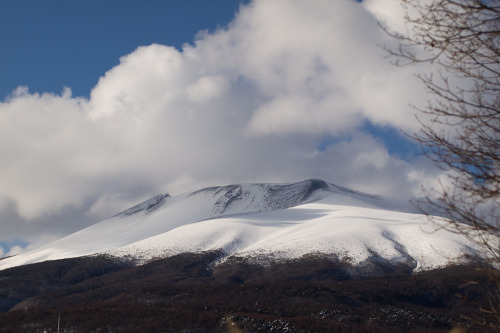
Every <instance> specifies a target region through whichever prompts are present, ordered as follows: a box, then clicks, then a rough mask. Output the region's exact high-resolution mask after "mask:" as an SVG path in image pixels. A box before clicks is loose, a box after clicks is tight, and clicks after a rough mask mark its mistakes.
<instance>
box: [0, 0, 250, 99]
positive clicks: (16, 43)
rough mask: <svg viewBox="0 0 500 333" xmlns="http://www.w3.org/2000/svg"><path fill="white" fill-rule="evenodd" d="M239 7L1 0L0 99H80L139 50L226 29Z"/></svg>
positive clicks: (233, 0) (174, 0) (197, 2)
mask: <svg viewBox="0 0 500 333" xmlns="http://www.w3.org/2000/svg"><path fill="white" fill-rule="evenodd" d="M240 2H243V1H240V0H217V1H206V0H187V1H186V0H169V1H162V0H148V1H146V2H141V1H137V0H106V1H99V0H86V1H74V0H70V1H66V0H48V1H37V0H31V1H26V0H6V1H1V2H0V40H1V42H2V47H1V48H0V59H1V62H0V96H1V98H2V99H3V98H4V97H5V96H6V95H7V94H9V93H10V92H11V91H12V90H13V89H15V88H16V87H17V86H20V85H27V86H29V88H30V90H32V91H37V92H58V93H59V92H60V91H61V90H62V89H63V87H64V86H67V87H71V89H72V90H73V94H74V95H76V96H87V97H88V95H89V93H90V89H91V88H92V87H93V86H94V85H95V84H96V83H97V80H98V79H99V77H100V76H101V75H103V74H104V73H105V72H106V71H107V70H108V69H110V68H111V67H113V66H115V65H117V64H118V59H119V58H120V57H121V56H123V55H125V54H128V53H130V52H132V51H133V50H135V49H136V48H137V47H138V46H140V45H149V44H152V43H160V44H165V45H171V46H175V47H177V48H181V47H182V45H183V44H184V43H191V42H192V41H193V39H194V36H195V35H196V33H197V32H198V31H200V30H204V29H208V30H211V31H212V30H215V29H217V28H218V27H224V26H226V25H227V24H228V23H229V22H230V21H231V20H232V19H233V17H234V14H235V12H236V11H237V10H238V8H239V4H240Z"/></svg>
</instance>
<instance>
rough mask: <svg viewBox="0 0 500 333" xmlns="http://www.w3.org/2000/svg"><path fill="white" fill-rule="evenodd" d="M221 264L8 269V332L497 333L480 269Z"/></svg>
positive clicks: (1, 326)
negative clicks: (375, 272) (359, 273)
mask: <svg viewBox="0 0 500 333" xmlns="http://www.w3.org/2000/svg"><path fill="white" fill-rule="evenodd" d="M217 258H218V253H205V254H189V253H187V254H182V255H177V256H174V257H171V258H166V259H161V260H157V261H154V262H151V263H149V264H146V265H143V266H138V267H132V266H130V265H127V264H126V263H122V262H117V261H114V260H113V259H111V258H105V257H94V258H78V259H67V260H62V261H54V262H47V263H41V264H36V265H29V266H24V267H19V268H15V269H10V270H5V271H0V290H2V294H1V295H2V296H1V300H2V302H6V303H9V302H10V304H13V303H15V302H16V300H17V301H18V304H17V305H16V306H14V307H13V308H12V309H11V310H10V311H6V312H5V310H7V305H4V310H3V311H4V312H3V313H0V332H37V331H38V332H42V331H43V330H44V329H45V330H47V331H48V332H55V331H56V330H57V318H58V316H59V314H60V316H61V328H62V329H63V330H64V331H65V332H69V331H73V332H237V331H236V330H231V329H233V328H238V329H239V330H241V331H243V332H270V331H273V332H366V331H373V332H408V331H412V332H448V331H449V330H450V329H452V328H454V327H467V328H469V330H468V331H469V332H488V331H489V332H495V331H496V330H495V329H494V328H491V327H490V328H488V327H487V326H488V324H493V323H494V321H493V318H489V317H488V316H487V315H486V314H484V313H482V312H481V311H479V309H478V303H481V302H484V301H485V300H486V292H487V290H486V287H487V278H486V276H484V275H483V274H482V273H481V271H477V270H474V269H473V268H472V267H464V266H458V267H450V268H446V269H441V270H435V271H430V272H424V273H419V274H414V275H408V274H406V273H404V272H400V271H394V272H393V274H392V275H389V276H386V277H377V278H374V277H371V278H368V277H365V278H360V277H358V278H352V277H351V275H349V267H347V265H345V264H343V263H339V262H332V261H329V260H326V259H325V258H321V257H308V258H304V259H302V260H295V261H292V262H288V263H281V264H274V265H271V266H269V267H263V266H257V265H252V264H249V263H244V262H231V263H225V264H222V265H218V266H214V265H213V262H214V260H216V259H217ZM92 260H93V261H92ZM17 279H19V281H20V283H19V284H15V283H13V282H12V281H15V280H17ZM471 281H475V282H477V283H476V284H471V283H469V282H471ZM458 294H460V295H462V296H459V295H458ZM5 295H7V297H5ZM14 296H16V297H17V298H16V297H14ZM476 322H480V323H482V324H485V323H486V324H487V326H486V327H485V326H482V325H478V324H477V323H476ZM497 328H498V326H497ZM61 331H62V330H61Z"/></svg>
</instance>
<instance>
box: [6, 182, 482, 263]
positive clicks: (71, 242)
mask: <svg viewBox="0 0 500 333" xmlns="http://www.w3.org/2000/svg"><path fill="white" fill-rule="evenodd" d="M393 207H395V205H394V204H392V203H391V202H389V201H387V200H385V199H383V198H380V197H378V196H374V195H369V194H366V193H362V192H357V191H353V190H350V189H347V188H344V187H341V186H337V185H333V184H331V183H327V182H325V181H322V180H317V179H313V180H307V181H303V182H299V183H291V184H236V185H227V186H217V187H209V188H205V189H201V190H198V191H195V192H191V193H185V194H181V195H178V196H170V195H168V194H162V195H159V196H156V197H154V198H152V199H150V200H147V201H145V202H143V203H140V204H138V205H136V206H134V207H132V208H130V209H127V210H125V211H123V212H121V213H119V214H117V215H115V216H114V217H112V218H110V219H107V220H104V221H102V222H99V223H96V224H94V225H92V226H90V227H88V228H85V229H82V230H80V231H78V232H76V233H74V234H71V235H69V236H67V237H64V238H61V239H59V240H57V241H55V242H52V243H50V244H46V245H44V246H42V247H40V248H38V249H36V250H33V251H30V252H26V253H23V254H20V255H18V256H15V257H11V258H6V259H3V260H1V261H0V269H6V268H9V267H14V266H20V265H25V264H29V263H35V262H41V261H46V260H55V259H62V258H72V257H79V256H87V255H93V254H107V255H111V256H115V257H119V258H129V259H134V260H137V261H138V262H139V263H144V262H147V261H150V260H152V259H154V258H161V257H168V256H172V255H175V254H179V253H185V252H196V253H197V252H205V251H219V253H220V257H219V262H222V261H227V260H244V261H251V262H254V263H262V264H266V263H268V262H270V261H276V260H278V261H280V260H292V259H297V258H300V257H303V256H307V255H320V256H325V257H328V258H331V259H332V260H342V261H343V262H346V263H348V264H349V265H352V267H355V268H356V269H359V270H364V271H370V269H372V268H373V267H374V266H376V265H384V264H389V265H402V266H405V267H407V268H408V269H410V270H412V271H418V270H426V269H431V268H435V267H440V266H445V265H447V264H449V263H452V262H456V261H459V260H462V258H463V256H464V255H467V254H471V253H472V252H473V250H472V246H471V245H470V244H469V243H468V241H467V240H466V239H465V238H463V237H461V236H460V235H456V234H453V233H450V232H447V231H446V230H443V229H438V228H437V227H436V226H435V225H434V224H432V223H431V222H429V220H428V218H427V217H425V216H423V215H420V214H412V213H407V212H400V211H396V210H394V209H393Z"/></svg>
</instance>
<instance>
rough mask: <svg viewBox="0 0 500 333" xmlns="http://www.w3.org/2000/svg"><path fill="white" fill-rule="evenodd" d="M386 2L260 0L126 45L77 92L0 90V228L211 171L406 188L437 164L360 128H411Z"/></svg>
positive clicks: (72, 223) (115, 205) (87, 210)
mask: <svg viewBox="0 0 500 333" xmlns="http://www.w3.org/2000/svg"><path fill="white" fill-rule="evenodd" d="M389 5H390V6H393V4H391V3H390V2H388V1H385V2H384V1H368V2H365V3H362V4H361V3H357V2H354V1H323V0H317V1H313V2H311V1H299V0H293V1H285V0H273V1H268V0H256V1H253V2H251V3H250V4H248V5H245V6H243V7H242V8H241V9H240V11H239V13H238V14H237V15H236V17H235V19H234V20H233V21H232V22H231V23H230V24H229V26H228V27H227V28H224V29H220V30H217V31H214V32H201V33H200V34H199V35H198V37H197V40H196V42H195V43H194V44H193V45H189V44H186V45H185V46H184V47H183V49H182V50H178V49H176V48H173V47H169V46H164V45H159V44H153V45H149V46H140V47H138V48H137V49H136V50H135V51H134V52H132V53H130V54H128V55H124V56H123V57H122V58H121V59H120V64H119V65H117V66H116V67H114V68H111V69H110V70H109V71H108V72H106V73H105V74H104V76H103V77H101V78H100V80H99V82H98V83H97V85H96V86H95V87H94V88H93V90H92V92H91V95H90V98H89V99H86V98H75V97H72V96H71V91H70V89H69V88H67V89H65V90H64V91H63V92H62V93H61V94H60V95H58V94H53V93H30V92H29V91H28V89H27V88H23V87H21V88H18V89H17V90H15V91H14V92H13V93H12V95H11V96H10V97H9V98H8V99H6V100H5V101H3V102H1V103H0V154H1V156H2V159H1V160H0V183H1V184H2V187H1V188H0V218H1V220H2V233H1V236H0V241H5V240H9V239H13V238H21V237H27V238H28V239H29V241H31V242H35V241H36V239H37V238H38V237H41V235H45V236H44V237H50V235H53V234H57V235H58V236H59V235H62V234H67V233H69V232H71V231H74V230H77V229H79V228H81V227H83V226H85V225H87V224H88V223H90V222H91V221H96V220H97V219H99V218H103V217H107V216H109V215H111V214H113V213H116V212H117V211H119V210H121V209H123V208H125V207H127V206H129V205H130V204H132V203H134V202H137V201H139V200H141V199H145V198H147V197H149V196H151V195H154V194H157V193H160V192H167V191H168V192H170V193H174V194H175V193H178V192H180V191H188V190H192V189H195V188H200V187H203V186H207V185H213V184H221V183H226V184H227V183H231V182H257V181H260V182H268V181H295V180H299V179H305V178H312V177H317V178H323V179H328V180H330V181H332V182H335V183H338V184H342V185H345V186H349V187H352V188H356V189H359V190H362V191H367V192H373V193H377V194H381V195H388V196H398V197H400V198H408V197H411V196H412V195H415V193H416V192H417V191H418V189H419V186H420V184H421V183H422V182H423V181H427V180H432V179H434V176H435V175H436V174H437V171H436V170H433V169H432V168H430V167H429V166H428V165H427V164H426V162H425V161H420V160H419V159H415V160H413V161H411V164H410V163H409V162H408V161H404V160H402V159H400V158H399V157H398V156H392V155H390V154H389V152H388V150H387V148H386V147H385V146H384V144H383V142H382V141H381V140H380V139H377V138H375V137H374V136H373V135H371V134H370V133H366V132H363V131H362V128H363V125H364V124H366V123H371V124H375V125H377V126H389V127H391V128H397V129H399V128H402V129H404V130H407V131H410V132H411V131H413V130H415V129H416V128H417V127H416V126H417V125H416V124H415V121H414V116H413V111H412V109H411V108H410V107H409V106H408V104H409V103H414V104H418V102H419V101H423V100H425V94H424V92H423V90H422V89H421V87H420V85H419V83H418V81H416V79H415V78H414V70H415V69H413V68H403V69H401V68H393V67H392V66H391V65H390V63H388V62H387V60H386V59H384V56H385V54H384V51H383V50H382V48H381V47H380V45H382V44H390V43H391V40H390V39H389V38H388V37H387V36H386V34H385V33H384V32H382V31H381V30H380V29H379V28H378V25H377V17H376V16H375V15H378V16H379V18H383V13H386V12H387V11H384V9H386V8H389V7H387V6H389ZM390 8H392V7H390ZM374 13H375V14H374ZM380 13H382V14H380ZM325 137H329V138H332V140H331V141H332V142H333V143H332V144H330V145H329V146H328V147H327V148H326V149H324V150H323V149H318V147H319V146H320V144H321V143H322V141H323V140H324V138H325Z"/></svg>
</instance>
